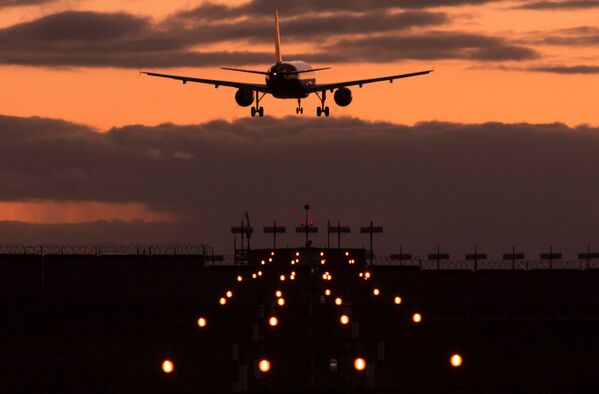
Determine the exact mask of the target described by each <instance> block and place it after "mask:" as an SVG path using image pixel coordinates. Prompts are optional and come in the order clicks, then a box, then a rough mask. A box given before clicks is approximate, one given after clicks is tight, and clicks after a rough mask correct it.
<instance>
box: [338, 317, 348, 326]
mask: <svg viewBox="0 0 599 394" xmlns="http://www.w3.org/2000/svg"><path fill="white" fill-rule="evenodd" d="M339 321H340V322H341V324H343V325H344V326H345V325H347V324H348V323H349V316H347V315H341V317H340V318H339Z"/></svg>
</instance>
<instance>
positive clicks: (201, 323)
mask: <svg viewBox="0 0 599 394" xmlns="http://www.w3.org/2000/svg"><path fill="white" fill-rule="evenodd" d="M207 323H208V322H207V321H206V318H204V317H200V318H199V319H198V327H200V328H204V327H206V324H207Z"/></svg>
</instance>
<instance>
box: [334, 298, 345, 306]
mask: <svg viewBox="0 0 599 394" xmlns="http://www.w3.org/2000/svg"><path fill="white" fill-rule="evenodd" d="M341 304H343V300H342V299H341V297H337V298H335V305H338V306H339V305H341Z"/></svg>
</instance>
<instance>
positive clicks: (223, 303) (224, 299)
mask: <svg viewBox="0 0 599 394" xmlns="http://www.w3.org/2000/svg"><path fill="white" fill-rule="evenodd" d="M218 303H219V304H221V305H225V304H226V303H227V299H226V298H225V297H221V298H220V300H218Z"/></svg>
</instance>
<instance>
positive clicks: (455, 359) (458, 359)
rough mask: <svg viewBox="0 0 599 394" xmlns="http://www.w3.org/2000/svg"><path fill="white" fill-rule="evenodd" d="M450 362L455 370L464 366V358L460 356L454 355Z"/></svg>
mask: <svg viewBox="0 0 599 394" xmlns="http://www.w3.org/2000/svg"><path fill="white" fill-rule="evenodd" d="M449 362H450V363H451V366H452V367H454V368H458V367H461V366H462V362H463V360H462V356H460V355H459V354H454V355H452V356H451V357H450V358H449Z"/></svg>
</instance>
